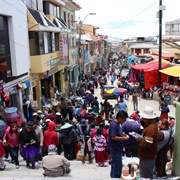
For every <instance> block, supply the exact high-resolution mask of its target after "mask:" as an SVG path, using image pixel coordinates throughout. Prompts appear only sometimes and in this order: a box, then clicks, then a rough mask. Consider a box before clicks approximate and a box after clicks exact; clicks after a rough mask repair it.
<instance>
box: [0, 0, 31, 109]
mask: <svg viewBox="0 0 180 180" xmlns="http://www.w3.org/2000/svg"><path fill="white" fill-rule="evenodd" d="M29 70H30V60H29V43H28V26H27V8H26V5H25V4H24V3H23V2H22V1H8V2H6V1H1V6H0V88H1V94H0V97H1V98H0V102H1V109H2V107H3V106H6V107H10V106H16V107H18V110H19V112H22V101H23V99H27V100H28V99H29V98H30V97H29V88H30V79H29Z"/></svg>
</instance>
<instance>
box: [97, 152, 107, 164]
mask: <svg viewBox="0 0 180 180" xmlns="http://www.w3.org/2000/svg"><path fill="white" fill-rule="evenodd" d="M94 155H95V160H96V163H104V162H105V161H106V160H108V154H107V152H106V150H104V151H96V150H95V151H94Z"/></svg>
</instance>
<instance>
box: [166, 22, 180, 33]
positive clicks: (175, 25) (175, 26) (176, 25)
mask: <svg viewBox="0 0 180 180" xmlns="http://www.w3.org/2000/svg"><path fill="white" fill-rule="evenodd" d="M165 33H166V35H167V36H168V35H176V36H180V19H178V20H174V21H169V22H166V23H165Z"/></svg>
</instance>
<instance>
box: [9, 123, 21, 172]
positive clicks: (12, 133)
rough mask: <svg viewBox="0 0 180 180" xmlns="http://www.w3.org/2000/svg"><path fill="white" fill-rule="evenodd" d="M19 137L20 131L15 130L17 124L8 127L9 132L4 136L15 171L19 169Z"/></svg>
mask: <svg viewBox="0 0 180 180" xmlns="http://www.w3.org/2000/svg"><path fill="white" fill-rule="evenodd" d="M19 136H20V131H19V130H18V129H17V124H15V123H13V124H11V126H10V130H9V131H8V132H7V134H6V142H7V143H8V145H9V150H10V152H11V154H12V156H13V160H14V163H15V167H16V169H19V160H18V155H19V146H20V144H19Z"/></svg>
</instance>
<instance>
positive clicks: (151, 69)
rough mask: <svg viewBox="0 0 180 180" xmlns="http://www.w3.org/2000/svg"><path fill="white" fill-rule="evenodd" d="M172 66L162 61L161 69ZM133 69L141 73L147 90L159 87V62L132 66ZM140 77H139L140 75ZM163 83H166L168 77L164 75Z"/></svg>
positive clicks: (154, 61)
mask: <svg viewBox="0 0 180 180" xmlns="http://www.w3.org/2000/svg"><path fill="white" fill-rule="evenodd" d="M169 65H170V62H168V61H166V60H162V63H161V68H162V69H164V68H167V67H168V66H169ZM131 68H132V69H133V70H134V71H135V72H138V74H139V73H141V74H142V75H143V77H144V87H145V89H148V88H152V87H155V86H157V85H158V69H159V61H158V60H153V61H151V62H148V63H146V64H138V65H134V66H131ZM138 76H139V75H138ZM161 79H162V83H163V82H166V80H167V75H165V74H164V75H162V78H161Z"/></svg>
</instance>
